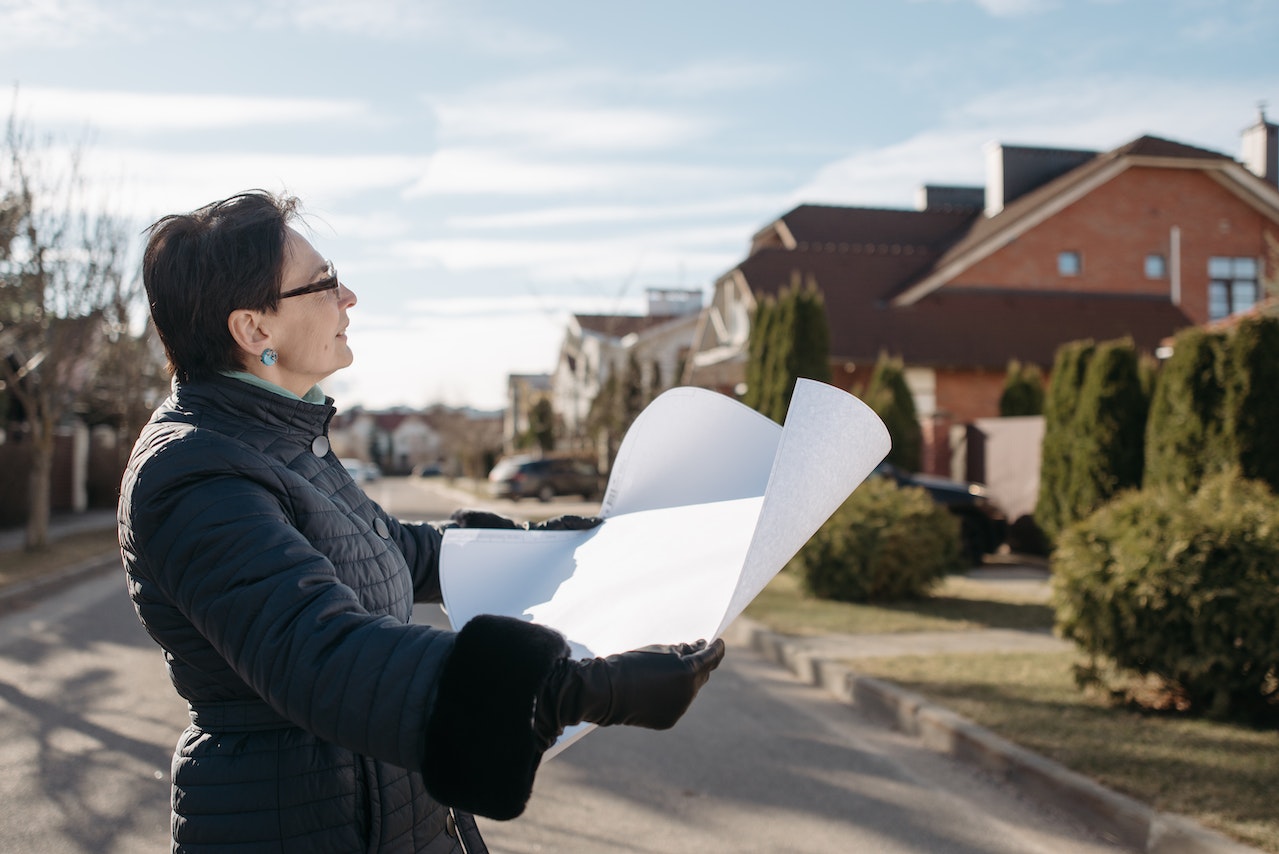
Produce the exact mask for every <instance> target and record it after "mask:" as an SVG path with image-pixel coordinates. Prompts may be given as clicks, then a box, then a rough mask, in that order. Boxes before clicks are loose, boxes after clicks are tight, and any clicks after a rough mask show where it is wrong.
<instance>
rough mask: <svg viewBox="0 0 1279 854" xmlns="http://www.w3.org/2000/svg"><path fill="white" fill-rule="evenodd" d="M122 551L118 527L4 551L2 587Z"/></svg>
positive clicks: (0, 574) (1, 554) (0, 557)
mask: <svg viewBox="0 0 1279 854" xmlns="http://www.w3.org/2000/svg"><path fill="white" fill-rule="evenodd" d="M118 551H119V545H118V542H117V540H116V532H115V529H114V528H111V529H109V530H105V531H88V532H85V533H80V534H70V535H68V536H66V537H62V538H61V539H58V540H56V541H55V542H53V543H50V544H49V545H48V546H46V547H45V548H43V549H40V550H39V551H34V552H28V551H16V552H0V587H5V586H8V585H11V584H15V583H19V582H23V581H29V580H31V579H33V578H36V577H38V576H40V575H42V574H53V573H56V572H59V571H61V570H63V569H69V568H71V567H73V566H78V565H80V564H83V563H85V562H86V561H90V560H93V559H94V558H97V557H104V556H109V555H110V554H112V553H113V552H118Z"/></svg>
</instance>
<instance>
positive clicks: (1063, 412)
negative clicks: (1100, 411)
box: [1035, 340, 1094, 540]
mask: <svg viewBox="0 0 1279 854" xmlns="http://www.w3.org/2000/svg"><path fill="white" fill-rule="evenodd" d="M1093 350H1094V344H1093V342H1092V341H1087V340H1085V341H1071V342H1068V343H1066V344H1063V345H1061V347H1059V348H1057V355H1056V358H1055V360H1054V362H1053V371H1052V379H1051V380H1050V381H1049V383H1048V392H1047V395H1046V396H1045V399H1044V440H1043V444H1042V449H1041V453H1040V465H1039V497H1038V500H1037V501H1036V503H1035V522H1036V524H1038V525H1039V527H1040V529H1041V530H1042V531H1043V532H1044V533H1045V534H1047V535H1048V538H1049V539H1050V540H1055V539H1056V538H1057V535H1058V534H1059V533H1060V532H1061V530H1062V528H1064V527H1065V520H1066V519H1067V518H1068V517H1069V515H1070V512H1069V510H1068V508H1069V506H1070V504H1069V498H1068V496H1069V495H1070V493H1071V489H1072V486H1071V474H1072V471H1073V469H1074V464H1075V456H1074V452H1075V442H1074V429H1075V423H1074V419H1075V414H1076V410H1077V407H1076V404H1077V402H1078V400H1079V389H1080V387H1081V386H1082V385H1083V380H1084V374H1085V372H1086V371H1087V369H1088V362H1089V361H1090V360H1091V359H1092V355H1093Z"/></svg>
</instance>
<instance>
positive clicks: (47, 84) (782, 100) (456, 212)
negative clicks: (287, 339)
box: [0, 0, 1279, 407]
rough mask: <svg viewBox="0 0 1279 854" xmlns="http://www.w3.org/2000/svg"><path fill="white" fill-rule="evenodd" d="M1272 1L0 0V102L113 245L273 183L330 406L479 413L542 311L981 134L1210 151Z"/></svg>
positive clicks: (1217, 146) (688, 268) (876, 188)
mask: <svg viewBox="0 0 1279 854" xmlns="http://www.w3.org/2000/svg"><path fill="white" fill-rule="evenodd" d="M1276 46H1279V4H1276V3H1274V2H1272V0H874V2H871V0H845V2H836V0H829V2H818V1H817V0H790V2H787V3H776V2H768V3H765V2H757V0H735V2H710V0H707V2H696V0H683V2H678V3H677V2H667V1H666V0H654V1H652V2H645V3H627V4H622V3H609V2H599V0H597V2H594V3H587V2H560V0H542V2H538V3H528V2H518V1H517V0H472V2H466V3H462V2H453V3H438V2H430V0H360V2H352V0H340V2H339V0H309V2H306V3H298V2H284V0H247V1H246V2H242V0H220V2H216V3H215V2H204V3H198V2H190V3H173V2H158V0H40V2H24V1H23V0H0V82H4V83H5V84H6V85H8V86H11V87H16V91H17V94H16V97H13V96H10V97H6V98H4V99H2V100H0V112H3V113H5V114H7V113H8V112H10V111H12V110H13V109H14V108H15V105H16V109H17V111H18V113H19V114H20V115H21V116H22V118H23V119H24V120H25V121H27V122H29V123H30V124H31V125H32V126H33V127H34V128H36V129H37V130H38V131H40V132H42V133H50V134H54V135H55V137H56V138H58V139H60V140H64V141H77V140H87V141H88V143H87V151H88V154H87V157H86V171H88V172H89V173H90V174H91V176H92V177H93V178H94V180H95V182H97V186H100V187H102V188H103V192H104V193H105V198H107V199H109V203H110V205H111V206H112V207H113V208H115V209H116V210H118V211H119V212H121V213H123V214H125V215H128V216H130V217H133V218H135V219H136V221H137V223H138V229H141V228H142V227H143V226H144V225H145V224H147V223H148V222H150V221H152V220H153V219H154V218H156V217H157V216H160V215H162V214H165V213H170V212H174V211H179V210H189V209H191V208H193V207H196V206H199V205H201V204H203V203H205V202H208V201H212V200H214V199H217V198H222V197H225V196H228V195H231V194H233V193H235V192H238V191H240V190H243V189H248V188H251V187H265V188H267V189H271V190H282V189H283V190H287V191H289V192H291V193H293V194H295V195H297V196H299V197H300V198H301V199H302V200H303V203H304V206H305V209H306V211H307V212H308V214H309V215H310V225H311V227H312V229H313V234H312V235H311V239H312V242H313V243H314V244H315V245H316V247H317V248H318V249H319V250H320V252H321V253H323V254H325V255H327V256H329V257H331V258H332V259H333V260H334V262H335V264H336V265H337V267H338V270H339V271H340V273H341V275H342V277H343V279H344V280H346V281H348V282H349V284H350V285H351V287H353V288H354V289H355V291H356V292H357V294H358V295H359V299H360V302H359V305H358V306H357V307H356V308H355V309H354V310H353V311H352V315H351V316H352V325H351V329H350V340H351V346H352V348H353V349H354V350H355V353H356V363H355V365H354V366H353V367H351V368H349V369H347V370H346V371H343V372H341V373H339V374H337V375H336V376H334V377H333V378H331V379H330V380H329V381H327V382H326V383H325V388H326V390H327V391H329V393H331V394H333V395H334V396H335V397H336V398H337V399H338V404H339V406H341V407H348V406H352V405H354V404H357V403H362V404H364V405H366V406H373V407H382V406H388V405H391V404H395V403H403V404H408V405H412V406H419V405H425V404H428V403H431V402H435V401H442V402H445V403H449V404H454V405H457V404H472V405H476V406H480V407H497V406H500V405H501V403H502V401H503V394H504V389H505V378H506V375H507V374H508V373H509V372H543V371H549V370H551V368H552V367H553V365H554V362H555V357H556V353H557V352H558V346H559V342H560V340H561V337H562V332H563V328H564V322H565V319H566V317H567V313H568V312H570V311H583V312H630V311H641V310H642V306H643V294H644V290H645V288H648V287H683V288H698V289H703V290H705V291H706V292H707V293H708V294H709V291H710V287H711V284H712V283H713V281H714V279H715V278H716V277H717V276H718V275H719V274H721V273H723V272H725V271H726V270H728V269H729V268H731V267H732V266H733V265H734V264H735V263H736V262H737V261H738V260H740V259H741V258H742V256H743V254H744V252H745V250H746V248H747V245H748V241H749V239H750V237H751V235H752V234H753V233H754V232H755V231H757V230H758V229H759V228H761V227H762V226H764V225H766V224H767V223H768V222H770V221H771V220H773V219H774V218H776V217H777V216H779V215H780V214H782V213H784V212H785V211H786V210H788V209H789V208H791V207H793V206H794V205H796V204H799V203H802V202H822V203H834V204H849V205H869V206H883V207H911V206H912V205H913V204H914V194H915V190H916V188H917V187H918V186H919V185H921V184H922V183H925V182H929V183H963V184H981V183H982V182H983V175H984V155H983V146H984V145H985V144H986V143H988V142H990V141H994V140H997V141H1001V142H1006V143H1018V144H1043V145H1059V146H1067V147H1086V148H1096V149H1103V150H1104V149H1108V148H1113V147H1115V146H1118V145H1122V144H1123V143H1125V142H1127V141H1129V140H1131V139H1133V138H1135V137H1137V136H1140V135H1142V134H1145V133H1151V134H1155V135H1158V136H1164V137H1167V138H1170V139H1175V140H1178V141H1182V142H1187V143H1191V144H1194V145H1200V146H1203V147H1206V148H1211V149H1214V150H1217V151H1222V152H1225V153H1227V154H1230V155H1232V156H1236V157H1237V156H1238V155H1239V134H1240V131H1241V130H1242V129H1243V128H1244V127H1246V126H1247V125H1249V124H1252V123H1253V122H1254V121H1255V119H1256V116H1257V109H1258V103H1259V102H1268V103H1269V104H1270V108H1269V114H1268V115H1269V116H1270V118H1271V119H1274V118H1275V117H1277V116H1279V52H1277V50H1276Z"/></svg>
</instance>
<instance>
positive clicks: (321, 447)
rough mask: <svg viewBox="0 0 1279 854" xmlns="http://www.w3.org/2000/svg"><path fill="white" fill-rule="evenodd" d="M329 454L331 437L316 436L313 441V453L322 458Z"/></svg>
mask: <svg viewBox="0 0 1279 854" xmlns="http://www.w3.org/2000/svg"><path fill="white" fill-rule="evenodd" d="M328 452H329V437H328V436H316V437H315V438H314V439H313V440H311V453H313V454H315V455H316V456H317V457H322V456H324V455H325V454H327V453H328Z"/></svg>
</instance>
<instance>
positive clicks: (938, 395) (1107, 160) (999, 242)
mask: <svg viewBox="0 0 1279 854" xmlns="http://www.w3.org/2000/svg"><path fill="white" fill-rule="evenodd" d="M1277 130H1279V129H1277V128H1276V126H1275V125H1273V124H1271V123H1269V122H1267V121H1266V120H1265V117H1264V116H1262V117H1261V118H1260V120H1259V121H1258V123H1257V125H1255V126H1254V127H1252V128H1249V129H1248V130H1247V131H1245V134H1244V149H1245V158H1246V161H1247V163H1246V166H1245V164H1242V163H1240V162H1238V161H1236V160H1234V159H1232V158H1230V157H1229V156H1227V155H1224V154H1220V153H1218V152H1214V151H1209V150H1206V149H1202V148H1196V147H1194V146H1190V145H1185V144H1182V143H1178V142H1173V141H1170V140H1166V139H1160V138H1158V137H1153V136H1143V137H1140V138H1138V139H1135V140H1133V141H1131V142H1129V143H1127V144H1126V145H1123V146H1121V147H1119V148H1116V149H1114V150H1113V151H1108V152H1102V153H1098V152H1092V151H1081V150H1075V149H1055V148H1029V147H1024V146H1009V145H999V144H995V145H992V146H990V147H989V148H988V149H987V182H986V185H985V187H936V186H926V187H924V188H923V190H921V193H920V199H919V203H918V205H917V209H915V210H894V209H877V208H853V207H832V206H818V205H800V206H799V207H797V208H795V209H793V210H791V211H788V212H787V213H785V214H783V215H782V216H781V217H780V218H779V219H778V220H776V221H775V222H772V223H770V224H769V225H767V226H766V227H765V228H763V229H761V230H760V231H759V232H758V233H757V234H755V236H754V238H753V239H752V241H751V247H750V251H749V253H748V255H747V257H746V258H745V259H744V260H743V261H741V263H739V264H738V265H737V266H735V267H734V268H733V269H731V270H729V271H728V272H727V273H725V274H724V275H722V276H721V277H720V278H719V279H718V280H717V281H716V283H715V292H714V295H713V297H712V300H711V305H710V306H709V307H708V309H707V310H706V311H705V312H704V313H703V315H702V319H701V323H700V325H699V327H698V330H697V333H696V337H695V341H694V346H693V354H692V357H691V358H690V359H689V362H688V365H687V368H686V371H685V374H684V377H683V380H684V382H685V383H686V384H690V385H700V386H705V387H710V388H716V389H719V390H721V391H724V392H726V393H740V391H742V390H743V388H742V386H741V385H740V384H741V383H742V381H743V378H744V367H745V354H746V342H747V340H748V337H749V334H750V317H751V312H752V310H753V309H754V307H755V304H756V302H757V300H758V299H760V298H762V297H763V296H765V295H768V294H775V293H776V292H777V291H778V290H780V289H781V288H782V287H783V286H784V285H786V284H787V283H788V282H789V281H790V280H791V277H792V275H793V274H794V273H796V272H798V273H800V274H801V275H802V276H804V277H805V278H807V277H808V276H810V275H811V276H812V277H813V278H814V279H815V280H816V282H817V284H818V286H819V287H820V288H821V290H822V292H823V294H824V296H825V299H826V310H827V317H828V322H829V324H830V333H831V336H830V339H831V362H832V374H833V377H834V382H835V383H836V384H837V385H840V386H841V387H843V388H847V389H849V390H851V391H853V392H857V391H859V390H861V389H862V388H863V387H864V385H865V382H866V381H867V380H868V379H869V377H870V373H871V370H872V368H873V366H874V364H875V362H876V360H877V359H878V357H879V355H880V354H881V353H888V354H890V355H897V356H901V357H902V359H903V361H904V362H905V364H906V368H907V371H906V373H907V382H908V383H909V384H910V386H911V390H912V392H913V393H914V397H915V403H916V407H917V409H918V410H919V414H920V419H921V423H922V426H923V429H924V440H925V455H924V469H925V470H926V471H930V472H934V473H938V474H949V473H950V449H949V436H950V432H951V429H950V428H951V426H952V425H955V424H968V423H971V422H973V421H975V420H977V419H980V418H987V417H991V416H996V415H998V402H999V396H1000V393H1001V391H1002V388H1003V383H1004V375H1005V372H1006V369H1007V365H1008V362H1009V360H1010V359H1018V360H1020V361H1022V362H1026V363H1033V364H1037V365H1039V366H1041V367H1042V368H1043V369H1044V370H1045V372H1046V371H1047V370H1048V369H1049V368H1050V367H1051V365H1052V361H1053V358H1054V354H1055V352H1056V350H1057V348H1058V347H1059V346H1060V345H1061V344H1063V343H1065V342H1067V341H1072V340H1078V339H1083V338H1092V339H1094V340H1099V341H1100V340H1107V339H1113V338H1119V337H1123V336H1131V337H1132V338H1133V340H1134V341H1135V343H1136V344H1137V346H1138V347H1139V348H1141V349H1143V350H1145V351H1147V352H1150V353H1154V351H1155V350H1156V349H1157V348H1158V346H1159V344H1160V342H1161V341H1162V340H1163V339H1164V338H1166V337H1167V336H1168V335H1170V334H1172V333H1174V332H1175V331H1177V330H1178V329H1181V328H1183V327H1185V326H1189V325H1192V324H1198V323H1205V322H1208V321H1211V320H1216V319H1220V318H1222V317H1226V316H1229V315H1231V314H1234V313H1237V312H1240V311H1246V310H1248V309H1250V308H1251V307H1252V306H1253V305H1254V304H1255V303H1256V302H1258V301H1259V300H1260V299H1261V297H1262V283H1263V276H1264V262H1265V261H1266V259H1267V254H1268V251H1273V250H1270V249H1269V247H1271V246H1273V245H1276V244H1274V241H1275V240H1276V239H1279V187H1277V186H1276V174H1277V173H1279V168H1277V167H1276V163H1275V151H1276V146H1275V141H1276V139H1279V133H1277Z"/></svg>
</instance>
